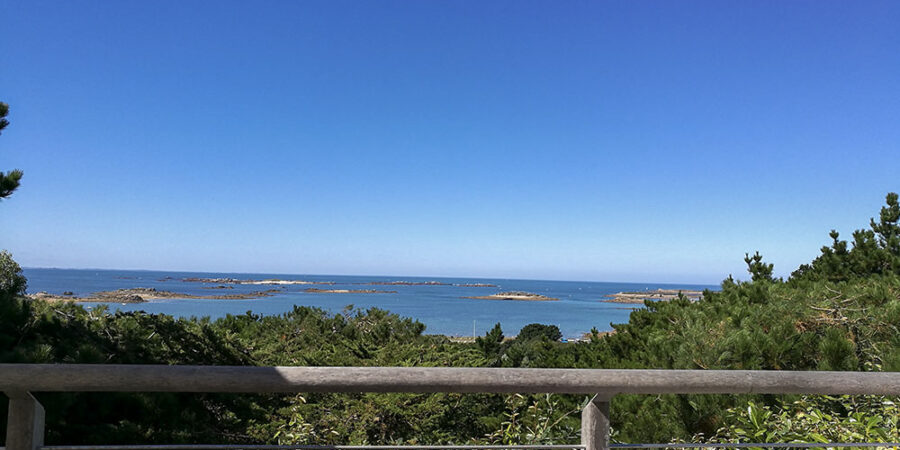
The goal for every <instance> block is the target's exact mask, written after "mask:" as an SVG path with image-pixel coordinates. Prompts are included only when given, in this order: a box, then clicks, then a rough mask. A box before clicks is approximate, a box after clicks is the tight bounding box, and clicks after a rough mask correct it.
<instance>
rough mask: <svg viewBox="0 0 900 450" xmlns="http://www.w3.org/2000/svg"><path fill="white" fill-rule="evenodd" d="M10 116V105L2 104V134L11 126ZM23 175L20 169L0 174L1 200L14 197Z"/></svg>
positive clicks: (0, 124)
mask: <svg viewBox="0 0 900 450" xmlns="http://www.w3.org/2000/svg"><path fill="white" fill-rule="evenodd" d="M8 114H9V105H7V104H6V103H3V102H0V134H2V132H3V129H4V128H6V126H7V125H9V120H7V119H6V116H7V115H8ZM22 175H23V173H22V171H21V170H18V169H14V170H10V171H9V172H7V173H3V172H0V200H2V199H4V198H7V197H9V196H10V195H12V193H13V191H15V190H16V189H17V188H18V187H19V182H20V180H21V179H22Z"/></svg>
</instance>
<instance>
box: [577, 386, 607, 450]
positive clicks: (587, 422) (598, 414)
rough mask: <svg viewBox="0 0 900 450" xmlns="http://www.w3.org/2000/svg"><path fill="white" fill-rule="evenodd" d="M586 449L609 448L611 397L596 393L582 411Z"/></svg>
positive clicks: (604, 449) (600, 449) (582, 439)
mask: <svg viewBox="0 0 900 450" xmlns="http://www.w3.org/2000/svg"><path fill="white" fill-rule="evenodd" d="M581 445H583V446H584V450H608V449H609V397H600V396H599V395H595V396H594V398H592V399H591V401H589V402H588V404H587V405H586V406H585V407H584V410H582V411H581Z"/></svg>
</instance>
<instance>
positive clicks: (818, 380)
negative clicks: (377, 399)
mask: <svg viewBox="0 0 900 450" xmlns="http://www.w3.org/2000/svg"><path fill="white" fill-rule="evenodd" d="M0 390H4V391H19V392H25V391H32V392H41V391H76V392H77V391H82V392H88V391H91V392H135V391H139V392H494V393H545V392H546V393H567V394H601V395H602V396H607V397H608V396H612V395H615V394H620V393H623V394H738V393H766V394H830V395H840V394H874V395H900V373H898V372H792V371H750V370H611V369H506V368H446V367H431V368H428V367H234V366H159V365H83V364H0Z"/></svg>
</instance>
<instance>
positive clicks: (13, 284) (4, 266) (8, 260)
mask: <svg viewBox="0 0 900 450" xmlns="http://www.w3.org/2000/svg"><path fill="white" fill-rule="evenodd" d="M27 285H28V280H26V279H25V276H24V275H22V268H21V267H19V264H18V263H16V261H15V260H13V258H12V255H11V254H10V253H9V252H8V251H6V250H2V251H0V296H4V297H12V296H16V295H23V294H25V288H26V287H27Z"/></svg>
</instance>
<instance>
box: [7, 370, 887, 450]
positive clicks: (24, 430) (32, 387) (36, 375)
mask: <svg viewBox="0 0 900 450" xmlns="http://www.w3.org/2000/svg"><path fill="white" fill-rule="evenodd" d="M0 390H2V391H3V392H5V393H6V395H7V396H8V397H9V416H8V420H7V433H6V450H36V449H49V450H82V449H88V448H91V449H101V450H138V449H154V450H175V449H190V450H215V449H272V448H282V449H334V450H388V449H391V450H393V449H398V450H443V449H446V450H471V449H486V450H491V449H511V450H562V449H575V450H607V449H609V448H629V449H630V448H640V449H649V448H742V447H766V448H779V447H792V448H802V447H900V443H866V442H845V443H779V444H773V443H756V444H672V443H660V444H612V445H610V443H609V423H610V422H609V417H610V410H609V402H610V399H611V398H612V397H613V396H614V395H616V394H648V395H656V394H749V393H752V394H827V395H844V394H850V395H890V396H897V395H900V373H885V372H791V371H746V370H727V371H723V370H610V369H500V368H420V367H231V366H156V365H79V364H59V365H52V364H0ZM32 392H230V393H276V392H282V393H289V392H406V393H437V392H447V393H555V394H588V395H593V399H592V400H591V401H590V402H588V404H587V406H585V408H584V410H583V411H582V413H581V443H580V444H578V445H500V446H492V445H438V446H429V445H416V446H351V445H348V446H303V445H289V446H273V445H107V446H64V445H52V446H49V445H44V442H43V438H44V410H43V407H42V406H41V405H40V403H38V401H37V400H35V398H34V397H33V396H32V395H31V393H32Z"/></svg>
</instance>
